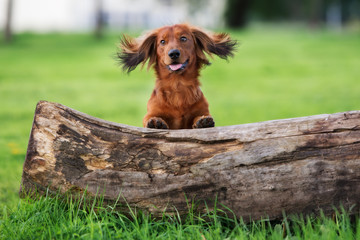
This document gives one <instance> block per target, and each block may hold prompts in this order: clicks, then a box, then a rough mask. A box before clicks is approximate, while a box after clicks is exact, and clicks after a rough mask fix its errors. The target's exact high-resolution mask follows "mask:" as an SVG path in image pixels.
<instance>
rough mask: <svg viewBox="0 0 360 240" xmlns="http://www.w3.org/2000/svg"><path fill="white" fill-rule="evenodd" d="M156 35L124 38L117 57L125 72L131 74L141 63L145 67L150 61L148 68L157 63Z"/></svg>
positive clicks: (152, 33) (153, 33)
mask: <svg viewBox="0 0 360 240" xmlns="http://www.w3.org/2000/svg"><path fill="white" fill-rule="evenodd" d="M156 35H157V34H156V33H155V32H151V33H149V34H147V35H145V36H142V37H139V38H137V39H134V38H131V37H129V36H126V35H123V36H122V38H121V40H120V49H119V51H118V53H117V57H118V59H119V60H120V65H122V67H123V70H124V71H127V72H128V73H129V72H131V71H132V70H134V69H135V68H136V67H137V65H139V64H140V63H142V65H144V64H145V63H146V61H147V60H148V59H149V63H148V68H150V67H151V65H153V64H154V63H155V62H156Z"/></svg>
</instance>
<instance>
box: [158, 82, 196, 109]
mask: <svg viewBox="0 0 360 240" xmlns="http://www.w3.org/2000/svg"><path fill="white" fill-rule="evenodd" d="M201 94H202V92H201V90H200V88H199V87H195V86H187V85H183V84H177V85H175V86H172V87H167V88H163V90H162V98H163V100H164V102H166V103H167V104H168V105H170V106H172V107H175V108H180V109H181V108H185V109H186V108H188V107H190V106H191V105H193V104H195V103H196V102H197V101H198V100H199V99H200V98H201Z"/></svg>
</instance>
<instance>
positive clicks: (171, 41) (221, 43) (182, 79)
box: [118, 24, 237, 129]
mask: <svg viewBox="0 0 360 240" xmlns="http://www.w3.org/2000/svg"><path fill="white" fill-rule="evenodd" d="M236 44H237V43H236V41H234V40H231V39H230V37H229V35H227V34H225V33H217V34H216V33H215V34H214V33H206V32H204V31H203V30H200V29H199V28H196V27H193V26H190V25H187V24H177V25H173V26H165V27H162V28H159V29H156V30H153V31H151V32H149V33H148V34H146V35H144V36H142V37H139V38H137V39H132V38H130V37H127V36H123V38H122V39H121V43H120V51H119V53H118V58H119V59H120V64H121V65H123V69H124V70H127V71H128V72H130V71H132V70H134V69H135V68H136V66H137V65H139V64H140V63H142V65H144V64H145V63H146V61H149V63H148V68H150V67H151V66H154V69H155V72H156V76H157V79H156V83H155V88H154V90H153V92H152V94H151V97H150V100H149V101H148V105H147V114H146V115H145V117H144V120H143V125H144V127H148V128H159V129H167V128H170V129H181V128H206V127H213V126H214V125H215V122H214V120H213V118H212V117H211V115H210V112H209V105H208V102H207V100H206V99H205V97H204V94H203V93H202V92H201V90H200V82H199V79H198V78H199V72H200V69H201V67H202V66H204V65H209V64H210V63H209V61H208V59H207V58H206V56H205V53H207V54H208V55H210V56H211V55H212V54H215V55H217V56H219V57H220V58H223V59H227V57H228V56H233V51H234V50H235V47H236Z"/></svg>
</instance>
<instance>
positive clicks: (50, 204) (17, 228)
mask: <svg viewBox="0 0 360 240" xmlns="http://www.w3.org/2000/svg"><path fill="white" fill-rule="evenodd" d="M82 202H84V200H83V199H81V200H78V201H69V202H65V201H64V200H62V199H61V198H60V197H59V196H56V197H55V198H47V197H42V198H40V199H39V200H37V201H33V200H30V199H26V200H24V201H23V202H21V203H20V204H19V205H18V208H17V209H16V211H14V212H9V213H8V212H6V211H4V214H3V217H2V219H1V220H0V238H2V239H199V240H203V239H284V238H285V239H324V240H329V239H359V237H360V222H359V219H356V220H353V221H351V219H350V217H349V216H348V215H347V214H346V213H345V212H337V214H336V215H334V216H335V217H334V218H333V219H331V218H327V217H325V216H324V215H321V216H320V217H317V218H313V217H309V216H307V217H303V216H292V217H289V218H287V217H285V218H284V219H283V220H282V221H277V222H270V221H268V220H266V219H263V220H261V221H257V222H252V223H250V224H245V223H244V222H243V221H242V220H241V219H240V220H238V219H237V218H234V217H231V216H225V215H223V214H221V213H222V212H217V211H220V210H216V209H215V210H214V211H212V212H210V211H209V212H207V213H206V214H204V215H197V214H196V213H194V212H192V211H191V210H189V214H188V215H187V217H186V218H183V219H182V218H180V217H178V216H175V217H171V216H166V215H163V217H162V218H161V219H154V218H152V217H151V216H149V215H144V214H141V213H136V212H135V211H133V212H132V213H131V214H130V216H125V215H123V214H121V213H120V212H117V211H115V210H114V208H113V207H108V208H103V207H101V201H100V203H99V202H96V200H95V201H94V202H93V203H92V204H89V205H87V206H84V205H83V204H80V203H82Z"/></svg>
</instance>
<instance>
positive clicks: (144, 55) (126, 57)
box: [118, 24, 237, 73]
mask: <svg viewBox="0 0 360 240" xmlns="http://www.w3.org/2000/svg"><path fill="white" fill-rule="evenodd" d="M236 44H237V43H236V41H234V40H231V39H230V37H229V35H228V34H225V33H206V32H205V31H203V30H201V29H199V28H196V27H193V26H190V25H187V24H177V25H173V26H165V27H162V28H159V29H156V30H153V31H151V32H149V33H148V34H146V35H144V36H141V37H139V38H137V39H133V38H130V37H127V36H123V38H122V39H121V42H120V51H119V52H118V58H119V59H120V64H121V65H122V66H123V69H124V70H126V71H128V72H130V71H132V70H134V69H135V68H136V66H137V65H139V64H140V63H142V64H143V65H144V64H145V63H146V61H147V60H149V61H148V62H149V63H148V67H151V66H152V65H155V66H156V68H157V69H161V71H164V70H165V69H166V70H167V71H169V72H170V73H183V72H185V71H186V70H187V69H188V68H190V66H195V67H196V68H197V69H199V68H201V67H202V66H203V65H208V64H209V61H208V59H207V57H206V55H205V53H206V54H208V55H210V56H211V55H212V54H215V55H217V56H219V57H220V58H223V59H227V58H228V57H229V56H233V52H234V50H235V47H236Z"/></svg>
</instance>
